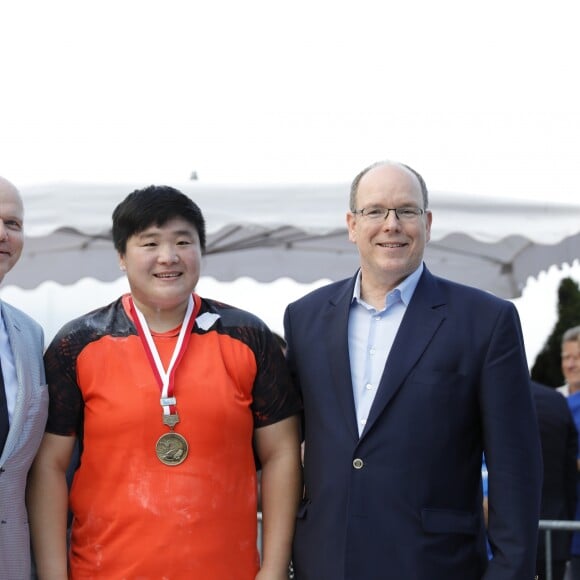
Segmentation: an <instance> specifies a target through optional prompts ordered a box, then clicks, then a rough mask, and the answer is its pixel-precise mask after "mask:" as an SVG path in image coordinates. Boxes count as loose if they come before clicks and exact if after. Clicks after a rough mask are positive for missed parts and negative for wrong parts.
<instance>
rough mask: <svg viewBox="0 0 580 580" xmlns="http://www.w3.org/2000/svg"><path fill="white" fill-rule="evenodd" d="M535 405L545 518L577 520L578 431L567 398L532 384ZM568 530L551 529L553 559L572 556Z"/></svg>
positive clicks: (541, 539)
mask: <svg viewBox="0 0 580 580" xmlns="http://www.w3.org/2000/svg"><path fill="white" fill-rule="evenodd" d="M532 394H533V396H534V403H535V404H536V412H537V415H538V425H539V427H540V439H541V442H542V457H543V460H544V483H543V486H542V507H541V510H540V519H542V520H574V519H575V514H576V478H577V473H578V470H577V467H576V458H577V456H578V434H577V432H576V425H575V424H574V419H573V417H572V413H571V412H570V409H569V407H568V403H567V401H566V399H565V398H564V397H563V396H562V395H561V394H560V393H558V392H557V391H555V390H554V389H551V388H549V387H545V386H543V385H540V384H538V383H532ZM570 540H571V534H570V533H569V532H561V531H558V532H552V558H553V559H554V560H568V559H569V558H570ZM544 557H545V546H544V532H543V531H542V532H540V537H539V542H538V558H539V559H544Z"/></svg>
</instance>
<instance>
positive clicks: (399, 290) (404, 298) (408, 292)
mask: <svg viewBox="0 0 580 580" xmlns="http://www.w3.org/2000/svg"><path fill="white" fill-rule="evenodd" d="M423 269H424V265H423V262H421V264H420V265H419V267H418V268H417V269H416V270H415V271H414V272H413V273H412V274H409V275H408V276H407V277H406V278H405V279H404V280H403V281H402V282H401V283H400V284H399V285H398V286H396V287H395V288H393V289H392V290H391V291H390V292H389V294H393V293H396V294H397V295H398V296H399V297H400V299H401V302H402V303H403V304H404V305H405V306H408V305H409V302H410V301H411V298H413V294H414V293H415V288H417V284H418V283H419V278H421V274H422V273H423ZM360 280H361V270H360V268H359V271H358V273H357V275H356V280H355V283H354V290H353V293H352V302H355V301H356V302H360V301H362V300H361V297H360Z"/></svg>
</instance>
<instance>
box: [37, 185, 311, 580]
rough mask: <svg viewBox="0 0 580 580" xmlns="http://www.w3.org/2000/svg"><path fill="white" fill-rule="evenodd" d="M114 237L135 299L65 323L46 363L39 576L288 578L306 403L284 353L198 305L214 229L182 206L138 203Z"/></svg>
mask: <svg viewBox="0 0 580 580" xmlns="http://www.w3.org/2000/svg"><path fill="white" fill-rule="evenodd" d="M113 237H114V241H115V247H116V249H117V251H118V252H119V255H120V260H121V267H122V268H123V269H125V270H126V272H127V276H128V280H129V285H130V289H131V294H130V295H126V296H123V297H122V298H120V299H118V300H117V301H116V302H114V303H112V304H110V305H109V306H105V307H104V308H100V309H98V310H96V311H94V312H92V313H89V314H87V315H85V316H83V317H81V318H79V319H77V320H74V321H72V322H71V323H69V324H68V325H66V326H65V327H64V328H63V329H62V330H61V331H60V332H59V333H58V335H57V336H56V337H55V339H54V340H53V342H52V344H51V345H50V347H49V349H48V351H47V353H46V366H47V377H48V382H49V389H50V395H51V403H50V410H49V420H48V424H47V429H46V430H47V432H46V434H45V436H44V440H43V443H42V445H41V449H40V452H39V454H38V456H37V459H36V461H35V464H34V467H33V471H32V474H31V480H30V485H29V493H28V497H29V511H30V520H31V529H32V537H33V547H34V552H35V557H36V563H37V568H38V573H39V576H40V578H41V579H49V580H53V579H54V580H64V579H66V578H67V574H68V575H69V577H71V578H73V579H76V578H79V579H84V578H104V579H107V580H109V579H113V578H115V579H117V578H119V579H120V578H127V579H133V578H135V579H136V578H142V579H161V578H168V579H171V580H173V579H182V578H183V579H190V578H191V579H193V578H195V579H196V580H197V579H202V580H203V579H206V578H207V579H208V580H210V579H211V580H222V579H223V580H227V579H230V578H231V579H235V580H238V579H239V580H246V579H248V580H249V579H254V578H259V579H260V580H274V579H276V580H278V579H282V578H287V570H288V562H289V559H290V544H291V538H292V533H293V526H294V518H295V512H296V506H297V503H298V497H299V491H300V467H299V437H298V420H297V414H298V413H299V412H300V402H299V400H298V397H297V395H296V392H295V390H294V388H293V386H292V384H291V382H290V379H289V375H288V373H287V370H286V366H285V362H284V359H283V356H282V354H281V352H280V348H279V347H278V345H277V343H276V341H275V339H274V338H273V337H272V334H271V333H270V331H269V330H268V329H267V327H266V326H265V325H264V324H263V323H262V322H261V321H260V320H259V319H258V318H256V317H255V316H253V315H251V314H249V313H247V312H244V311H242V310H239V309H236V308H232V307H230V306H227V305H224V304H220V303H217V302H215V301H212V300H205V299H201V298H200V297H199V296H197V295H195V294H193V295H192V293H193V290H194V288H195V285H196V283H197V281H198V279H199V272H200V259H201V253H202V251H203V249H204V244H205V227H204V222H203V217H202V215H201V212H200V210H199V208H198V207H197V206H196V205H195V204H194V203H193V202H192V201H191V200H190V199H189V198H188V197H187V196H185V195H183V194H181V193H180V192H178V191H176V190H173V189H172V188H166V187H154V186H152V187H150V188H147V189H144V190H138V191H136V192H133V193H132V194H131V195H129V196H128V198H127V199H126V200H125V201H123V202H122V203H121V204H120V205H119V206H118V207H117V209H116V210H115V212H114V214H113ZM182 328H183V332H180V331H181V329H182ZM77 439H78V441H79V443H80V447H81V454H80V465H79V467H78V469H77V470H76V473H75V476H74V480H73V484H72V488H71V491H70V509H71V511H72V514H73V523H72V534H71V543H70V551H69V558H68V561H67V557H66V513H67V509H68V508H69V504H68V502H67V487H66V480H65V472H66V469H67V467H68V464H69V461H70V457H71V454H72V450H73V446H74V443H75V441H76V440H77ZM253 442H255V447H256V450H257V454H258V458H259V460H260V462H261V465H262V506H263V507H262V509H263V515H264V542H263V563H262V567H261V568H260V564H259V559H258V552H257V548H256V527H257V526H256V472H255V463H254V456H253V446H252V443H253ZM67 567H68V572H67Z"/></svg>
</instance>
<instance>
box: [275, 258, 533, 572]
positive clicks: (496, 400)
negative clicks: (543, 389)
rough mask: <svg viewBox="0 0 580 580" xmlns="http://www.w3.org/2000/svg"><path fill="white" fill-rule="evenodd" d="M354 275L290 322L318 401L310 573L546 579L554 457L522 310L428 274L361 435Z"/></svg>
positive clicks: (310, 467) (309, 397)
mask: <svg viewBox="0 0 580 580" xmlns="http://www.w3.org/2000/svg"><path fill="white" fill-rule="evenodd" d="M354 281H355V280H354V278H353V279H350V280H344V281H341V282H337V283H334V284H331V285H329V286H326V287H324V288H321V289H318V290H316V291H314V292H313V293H311V294H309V295H307V296H305V297H304V298H302V299H300V300H298V301H297V302H295V303H293V304H291V305H289V306H288V308H287V310H286V313H285V318H284V324H285V331H286V339H287V340H288V347H289V350H288V362H289V364H290V368H291V370H292V372H293V373H294V375H295V378H296V380H297V383H298V385H299V387H300V389H301V392H302V395H303V399H304V408H305V411H304V413H305V433H304V435H305V445H306V447H305V467H304V475H305V498H304V501H303V504H302V506H301V508H300V511H299V514H298V520H297V529H296V537H295V542H294V555H293V557H294V564H295V569H296V578H297V580H341V579H344V580H375V579H376V580H379V579H380V580H385V579H393V580H475V579H480V578H483V577H484V578H486V579H494V580H499V579H502V580H507V579H510V580H524V579H526V578H530V579H531V578H533V575H534V568H535V556H536V542H537V522H538V516H539V506H540V487H541V452H540V442H539V436H538V428H537V424H536V417H535V411H534V407H533V402H532V397H531V393H530V387H529V374H528V368H527V363H526V359H525V354H524V348H523V339H522V334H521V329H520V325H519V320H518V316H517V312H516V309H515V308H514V306H513V305H512V304H511V303H509V302H507V301H504V300H500V299H498V298H495V297H494V296H492V295H490V294H487V293H484V292H481V291H479V290H476V289H473V288H469V287H466V286H461V285H458V284H455V283H452V282H449V281H447V280H443V279H441V278H437V277H434V276H433V275H431V274H430V273H429V272H428V271H427V270H426V269H425V271H424V272H423V275H422V277H421V279H420V281H419V283H418V285H417V288H416V290H415V294H414V295H413V298H412V300H411V303H410V304H409V306H408V308H407V311H406V313H405V316H404V318H403V320H402V323H401V326H400V328H399V331H398V333H397V336H396V338H395V342H394V344H393V347H392V349H391V352H390V355H389V357H388V360H387V363H386V367H385V371H384V374H383V377H382V379H381V383H380V386H379V389H378V391H377V395H376V398H375V401H374V404H373V407H372V409H371V412H370V415H369V417H368V420H367V424H366V426H365V429H364V431H363V433H362V435H361V437H360V438H359V435H358V431H357V426H356V417H355V409H354V402H353V394H352V384H351V374H350V364H349V351H348V340H347V326H348V313H349V307H350V303H351V298H352V293H353V287H354ZM484 450H485V452H486V457H487V459H488V469H489V490H490V491H489V495H490V506H491V507H490V529H489V534H490V541H491V543H492V545H494V546H495V548H496V558H495V559H494V560H493V561H492V562H491V563H490V564H489V566H488V564H487V558H486V549H485V542H484V534H483V517H482V494H481V459H482V452H483V451H484Z"/></svg>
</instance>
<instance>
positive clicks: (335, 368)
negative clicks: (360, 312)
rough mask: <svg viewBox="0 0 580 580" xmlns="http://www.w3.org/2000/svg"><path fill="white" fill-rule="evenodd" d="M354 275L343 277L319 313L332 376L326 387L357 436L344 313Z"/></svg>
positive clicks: (349, 300) (350, 296) (347, 307)
mask: <svg viewBox="0 0 580 580" xmlns="http://www.w3.org/2000/svg"><path fill="white" fill-rule="evenodd" d="M355 279H356V276H355V277H354V278H352V279H351V280H348V281H346V282H345V283H344V285H342V286H341V287H340V288H339V290H338V291H337V292H336V294H335V295H334V296H332V297H331V298H330V299H329V301H328V305H327V307H326V310H325V311H324V312H323V313H322V316H323V317H324V319H325V325H324V328H326V329H327V334H326V337H325V344H326V357H327V364H328V367H329V368H330V373H331V378H332V384H331V385H330V387H331V389H332V391H333V393H334V395H335V396H336V398H337V399H338V403H339V406H340V408H341V409H342V413H343V415H344V419H345V421H346V424H347V425H348V429H349V431H350V432H351V434H352V436H353V438H354V439H358V430H357V426H356V413H355V409H354V396H353V393H352V377H351V374H350V357H349V351H348V314H349V309H350V304H351V302H352V293H353V290H354V283H355Z"/></svg>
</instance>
